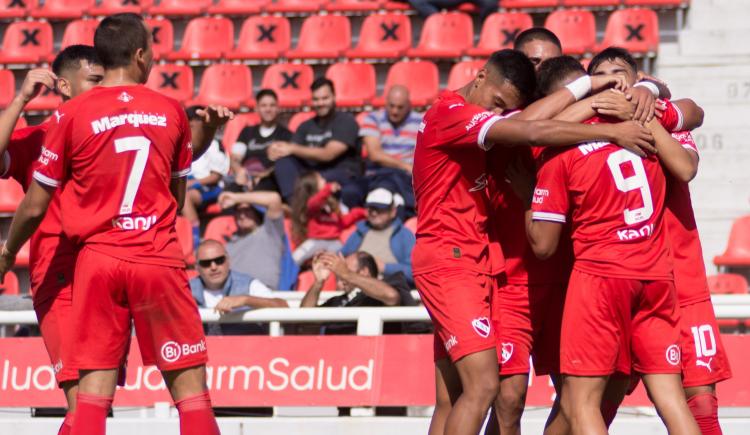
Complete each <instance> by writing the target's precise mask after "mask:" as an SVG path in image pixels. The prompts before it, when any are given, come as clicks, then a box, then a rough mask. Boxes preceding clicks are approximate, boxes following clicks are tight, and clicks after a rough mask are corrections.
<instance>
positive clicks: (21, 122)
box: [13, 116, 29, 130]
mask: <svg viewBox="0 0 750 435" xmlns="http://www.w3.org/2000/svg"><path fill="white" fill-rule="evenodd" d="M28 126H29V123H28V122H26V118H24V117H23V116H19V117H18V121H16V126H15V127H13V130H18V129H19V128H25V127H28Z"/></svg>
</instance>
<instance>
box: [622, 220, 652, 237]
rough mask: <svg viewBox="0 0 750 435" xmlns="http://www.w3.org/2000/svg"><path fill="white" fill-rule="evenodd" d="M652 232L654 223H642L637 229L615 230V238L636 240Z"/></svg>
mask: <svg viewBox="0 0 750 435" xmlns="http://www.w3.org/2000/svg"><path fill="white" fill-rule="evenodd" d="M653 233H654V224H648V225H644V226H642V227H641V228H639V229H637V230H617V238H618V239H620V240H621V241H626V240H637V239H641V238H644V237H649V236H650V235H651V234H653Z"/></svg>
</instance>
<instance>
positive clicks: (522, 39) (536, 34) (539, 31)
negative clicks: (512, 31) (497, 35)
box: [513, 27, 562, 51]
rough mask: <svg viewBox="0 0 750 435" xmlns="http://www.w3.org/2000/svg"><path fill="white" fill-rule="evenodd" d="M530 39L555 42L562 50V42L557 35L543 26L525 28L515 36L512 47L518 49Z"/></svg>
mask: <svg viewBox="0 0 750 435" xmlns="http://www.w3.org/2000/svg"><path fill="white" fill-rule="evenodd" d="M531 41H547V42H551V43H553V44H555V45H556V46H557V48H559V49H560V51H562V44H561V43H560V38H558V37H557V35H555V34H554V33H553V32H552V31H551V30H549V29H545V28H544V27H532V28H530V29H526V30H524V31H523V32H521V33H519V34H518V36H516V40H515V41H514V42H513V48H514V49H516V50H520V49H521V47H523V46H524V44H526V43H527V42H531Z"/></svg>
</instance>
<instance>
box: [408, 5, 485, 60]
mask: <svg viewBox="0 0 750 435" xmlns="http://www.w3.org/2000/svg"><path fill="white" fill-rule="evenodd" d="M473 45H474V25H473V24H472V21H471V17H470V16H469V15H468V14H464V13H462V12H448V13H440V14H432V15H430V16H429V17H427V19H425V22H424V25H423V26H422V34H421V35H420V37H419V44H418V45H417V46H416V47H415V48H412V49H410V50H407V52H406V54H407V56H409V57H418V58H435V57H437V58H454V57H459V56H461V55H462V54H463V53H464V52H466V51H467V50H469V49H470V48H471V47H472V46H473Z"/></svg>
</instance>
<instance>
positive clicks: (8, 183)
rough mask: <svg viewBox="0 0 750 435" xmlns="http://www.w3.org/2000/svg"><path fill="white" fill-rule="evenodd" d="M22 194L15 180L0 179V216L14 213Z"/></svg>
mask: <svg viewBox="0 0 750 435" xmlns="http://www.w3.org/2000/svg"><path fill="white" fill-rule="evenodd" d="M23 195H24V193H23V189H22V188H21V185H20V184H18V183H17V182H16V181H15V180H4V179H0V216H10V215H12V214H13V213H15V211H16V208H18V204H19V203H20V202H21V200H22V199H23Z"/></svg>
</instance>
